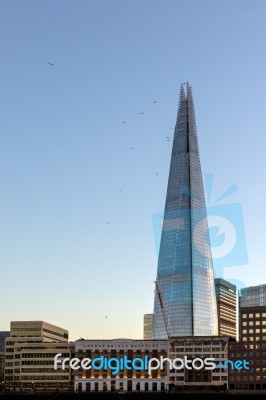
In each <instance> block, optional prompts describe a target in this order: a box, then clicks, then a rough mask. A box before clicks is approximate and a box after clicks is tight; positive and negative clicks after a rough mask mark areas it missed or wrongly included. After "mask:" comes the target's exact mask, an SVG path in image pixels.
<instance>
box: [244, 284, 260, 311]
mask: <svg viewBox="0 0 266 400" xmlns="http://www.w3.org/2000/svg"><path fill="white" fill-rule="evenodd" d="M257 306H266V284H264V285H258V286H249V287H246V288H244V289H241V290H240V297H239V307H240V308H241V307H257Z"/></svg>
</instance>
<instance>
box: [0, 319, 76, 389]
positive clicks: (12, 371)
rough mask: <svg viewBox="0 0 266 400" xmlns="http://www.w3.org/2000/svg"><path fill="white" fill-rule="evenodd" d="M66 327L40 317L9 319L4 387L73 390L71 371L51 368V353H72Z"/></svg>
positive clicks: (64, 354)
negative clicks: (23, 319)
mask: <svg viewBox="0 0 266 400" xmlns="http://www.w3.org/2000/svg"><path fill="white" fill-rule="evenodd" d="M73 350H74V344H73V343H68V331H67V330H65V329H62V328H59V327H57V326H55V325H52V324H49V323H47V322H43V321H17V322H11V329H10V336H9V337H6V338H5V389H6V390H11V391H12V390H16V391H17V390H21V391H42V390H49V391H50V390H62V389H67V390H73V381H72V371H71V370H70V369H69V368H66V370H64V371H62V370H60V369H58V370H55V369H54V357H55V355H56V354H58V353H62V357H70V358H71V356H72V352H73Z"/></svg>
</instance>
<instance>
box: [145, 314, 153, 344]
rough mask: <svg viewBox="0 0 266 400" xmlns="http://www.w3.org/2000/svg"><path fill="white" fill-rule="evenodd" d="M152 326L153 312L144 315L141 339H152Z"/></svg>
mask: <svg viewBox="0 0 266 400" xmlns="http://www.w3.org/2000/svg"><path fill="white" fill-rule="evenodd" d="M152 327H153V314H145V315H144V329H143V339H144V340H151V339H152Z"/></svg>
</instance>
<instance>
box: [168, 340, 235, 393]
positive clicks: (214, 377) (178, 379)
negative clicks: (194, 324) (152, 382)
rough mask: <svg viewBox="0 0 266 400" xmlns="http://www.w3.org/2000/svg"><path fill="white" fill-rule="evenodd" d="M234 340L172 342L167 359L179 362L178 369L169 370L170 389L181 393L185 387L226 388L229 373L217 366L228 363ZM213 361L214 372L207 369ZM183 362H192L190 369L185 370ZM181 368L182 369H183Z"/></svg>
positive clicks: (170, 342) (189, 364)
mask: <svg viewBox="0 0 266 400" xmlns="http://www.w3.org/2000/svg"><path fill="white" fill-rule="evenodd" d="M231 340H233V341H234V339H231V338H230V337H226V336H222V337H219V336H209V337H202V336H198V337H195V336H192V337H178V338H172V339H171V340H169V348H168V357H169V358H170V359H172V360H178V361H176V363H177V365H178V369H175V368H172V369H169V370H168V384H169V388H174V387H176V389H180V388H182V387H184V386H193V387H195V386H216V387H218V386H220V387H221V388H227V385H228V370H227V369H224V368H222V367H220V366H218V364H220V363H222V364H224V362H225V361H227V360H228V346H229V342H230V341H231ZM208 358H212V359H214V360H215V361H212V362H213V363H214V364H215V365H216V368H215V369H208V368H206V367H208V366H209V365H211V364H210V361H208V360H206V359H208ZM180 359H181V360H186V359H187V360H189V363H188V368H186V367H185V365H184V367H183V368H182V364H185V363H184V361H183V362H182V364H181V361H180ZM192 361H193V364H192ZM180 364H181V365H180Z"/></svg>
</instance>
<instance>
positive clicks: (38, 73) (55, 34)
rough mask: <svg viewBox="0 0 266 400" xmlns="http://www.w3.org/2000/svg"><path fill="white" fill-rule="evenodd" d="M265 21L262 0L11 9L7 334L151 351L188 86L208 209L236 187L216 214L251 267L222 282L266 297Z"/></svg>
mask: <svg viewBox="0 0 266 400" xmlns="http://www.w3.org/2000/svg"><path fill="white" fill-rule="evenodd" d="M265 20H266V3H265V1H263V0H255V1H254V0H250V1H247V0H223V1H222V2H221V1H213V0H209V1H208V0H201V1H198V0H194V1H192V0H190V1H189V0H185V1H178V0H145V1H143V0H134V1H133V0H131V1H130V0H71V1H70V0H45V1H44V0H23V1H21V0H2V1H1V2H0V49H1V64H0V71H1V74H0V82H1V84H0V110H1V111H0V268H1V275H0V276H1V289H0V305H1V306H0V310H1V314H0V330H7V329H8V328H9V322H10V321H11V320H34V319H37V320H45V321H48V322H50V323H54V324H56V325H59V326H62V327H65V328H66V329H68V330H69V331H70V337H71V338H73V339H77V338H79V337H86V338H114V337H133V338H141V337H142V325H143V324H142V319H143V314H144V313H147V312H152V310H153V291H154V284H153V281H154V280H155V277H156V269H157V253H156V246H155V240H154V232H153V225H152V218H153V215H154V213H158V212H162V210H163V208H164V202H165V194H166V186H167V178H168V171H169V163H170V155H171V144H172V141H170V142H167V140H166V136H172V135H173V130H171V129H170V128H171V127H173V126H174V125H175V120H176V112H177V107H178V95H179V88H180V83H181V82H183V81H187V80H188V81H189V82H190V83H191V85H192V88H193V96H194V102H195V109H196V119H197V127H198V136H199V145H200V155H201V163H202V170H203V174H206V173H213V174H214V185H213V191H212V197H211V200H210V204H211V202H212V201H213V204H218V203H215V200H216V199H217V198H218V197H219V196H220V195H221V194H222V193H223V192H225V191H226V189H227V188H228V187H229V186H230V185H231V184H232V183H233V182H236V183H237V185H238V187H239V190H238V191H237V192H236V193H234V194H232V195H231V196H230V197H228V198H227V199H225V200H223V201H221V202H220V203H221V204H226V203H227V204H230V203H240V204H241V205H242V209H243V216H244V224H245V234H246V240H247V248H248V257H249V262H248V264H246V265H244V266H236V267H233V266H232V267H230V268H226V269H225V270H224V271H223V276H224V277H225V278H228V279H232V280H241V281H242V283H243V284H244V285H246V286H250V285H257V284H260V283H266V272H265V243H266V242H265V239H266V235H265V226H266V213H265V204H266V189H265V170H266V157H265V146H266V139H265V137H266V123H265V109H266V75H265V71H266V48H265V47H266V45H265V43H266V41H265V38H266V24H265ZM49 62H51V63H53V64H55V67H53V66H50V65H49V64H48V63H49ZM155 100H157V103H155V104H153V101H155ZM140 112H144V114H143V115H140V114H139V113H140ZM122 121H126V124H122ZM130 147H133V150H131V149H130ZM155 172H158V176H157V174H156V173H155ZM121 190H123V191H121ZM220 203H219V204H220ZM106 221H108V222H110V223H109V224H107V223H106ZM216 275H217V271H216ZM106 316H107V318H106Z"/></svg>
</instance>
